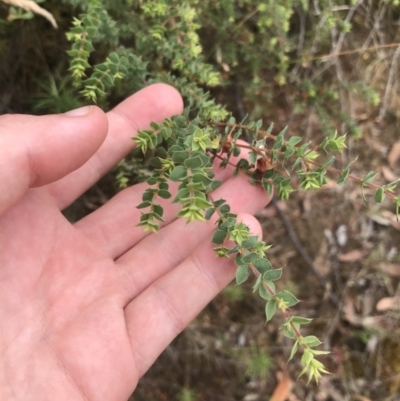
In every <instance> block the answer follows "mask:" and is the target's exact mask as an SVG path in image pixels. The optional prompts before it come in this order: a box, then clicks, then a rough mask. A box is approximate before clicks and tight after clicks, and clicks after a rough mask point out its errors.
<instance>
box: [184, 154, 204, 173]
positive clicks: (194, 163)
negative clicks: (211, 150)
mask: <svg viewBox="0 0 400 401" xmlns="http://www.w3.org/2000/svg"><path fill="white" fill-rule="evenodd" d="M184 164H185V167H186V168H188V169H192V170H193V169H195V168H199V167H202V166H203V162H202V160H201V158H200V157H199V156H196V157H192V158H191V159H187V160H185V162H184Z"/></svg>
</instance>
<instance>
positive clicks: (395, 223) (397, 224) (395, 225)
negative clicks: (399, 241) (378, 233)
mask: <svg viewBox="0 0 400 401" xmlns="http://www.w3.org/2000/svg"><path fill="white" fill-rule="evenodd" d="M382 216H384V217H386V218H387V219H389V220H390V224H391V225H392V227H393V228H394V229H396V230H400V221H398V220H397V216H396V215H395V214H394V213H392V212H390V211H389V210H383V211H382Z"/></svg>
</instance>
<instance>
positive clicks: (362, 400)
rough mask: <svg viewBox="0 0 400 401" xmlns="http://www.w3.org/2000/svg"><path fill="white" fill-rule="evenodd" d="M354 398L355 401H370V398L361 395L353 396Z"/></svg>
mask: <svg viewBox="0 0 400 401" xmlns="http://www.w3.org/2000/svg"><path fill="white" fill-rule="evenodd" d="M354 397H355V399H356V400H357V401H371V398H367V397H364V396H362V395H355V396H354Z"/></svg>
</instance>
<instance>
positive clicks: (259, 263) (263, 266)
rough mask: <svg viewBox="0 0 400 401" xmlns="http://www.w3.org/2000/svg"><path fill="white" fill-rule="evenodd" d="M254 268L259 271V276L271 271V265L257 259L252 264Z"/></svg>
mask: <svg viewBox="0 0 400 401" xmlns="http://www.w3.org/2000/svg"><path fill="white" fill-rule="evenodd" d="M254 267H255V268H256V269H257V271H259V272H260V273H261V274H264V273H265V272H267V271H268V270H271V269H272V266H271V263H269V261H268V260H267V259H258V260H256V261H255V262H254Z"/></svg>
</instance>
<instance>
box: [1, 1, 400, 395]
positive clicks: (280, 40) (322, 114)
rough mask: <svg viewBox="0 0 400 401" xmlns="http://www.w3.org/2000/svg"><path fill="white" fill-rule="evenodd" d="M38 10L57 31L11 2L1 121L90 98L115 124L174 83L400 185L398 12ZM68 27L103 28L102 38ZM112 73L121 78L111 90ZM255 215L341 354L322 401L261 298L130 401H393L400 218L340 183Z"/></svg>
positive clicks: (260, 4)
mask: <svg viewBox="0 0 400 401" xmlns="http://www.w3.org/2000/svg"><path fill="white" fill-rule="evenodd" d="M41 6H42V7H44V8H46V9H47V10H49V11H50V12H51V13H52V14H53V16H54V18H55V20H56V22H57V24H58V29H54V28H53V27H52V25H51V23H50V22H48V21H46V19H45V18H43V17H41V16H35V17H34V15H33V14H32V13H30V12H27V11H26V10H22V9H20V8H12V7H10V6H9V5H7V4H3V3H1V2H0V89H1V90H0V113H36V114H44V113H59V112H63V111H66V110H69V109H72V108H75V107H79V106H81V105H83V104H86V103H88V102H91V101H93V100H94V99H96V100H97V102H99V104H100V105H101V106H102V107H104V108H105V109H108V108H110V107H112V106H113V105H115V104H117V103H118V102H119V101H120V100H121V99H123V98H124V97H126V96H127V95H129V94H130V93H132V92H134V91H135V90H137V89H140V88H141V87H143V86H145V85H147V84H149V83H151V82H157V81H162V82H169V83H171V84H173V85H174V86H176V87H177V88H178V89H179V90H180V91H181V93H182V94H183V96H184V97H185V101H186V104H187V105H191V107H192V109H193V110H194V112H196V113H200V114H201V115H203V116H212V117H216V116H221V117H223V116H227V115H228V113H233V115H235V116H236V117H237V118H239V119H241V118H243V117H244V116H245V115H246V114H249V115H250V117H251V118H252V119H258V118H262V119H263V121H264V122H265V125H269V123H270V122H274V123H275V130H276V132H279V130H280V129H282V128H283V127H285V126H288V133H289V135H298V136H302V137H305V138H306V140H312V141H313V142H314V143H319V142H320V141H322V139H323V138H324V137H325V136H326V135H327V134H331V133H332V131H333V130H334V129H337V130H338V132H339V133H340V134H344V133H348V138H349V144H348V146H349V147H348V150H347V151H346V153H344V154H343V156H342V160H341V162H342V163H343V167H344V166H346V165H347V164H348V162H349V161H351V160H353V159H354V157H355V156H356V155H358V159H357V161H356V162H355V163H354V165H353V168H354V171H355V173H356V174H357V175H359V176H363V175H365V174H366V173H367V172H368V171H371V170H374V171H378V172H379V175H378V176H377V181H378V182H379V183H380V184H384V183H387V182H390V181H393V180H394V179H396V178H397V177H398V174H399V171H400V170H399V165H398V161H399V159H400V142H398V141H399V139H400V138H399V134H398V121H399V119H398V114H397V113H398V111H397V110H398V86H397V81H398V68H399V65H398V59H399V56H400V37H399V28H398V27H399V24H400V7H399V5H398V4H397V2H396V1H384V0H375V1H373V0H358V1H339V0H310V1H307V0H302V1H301V0H276V1H274V0H262V1H255V0H243V1H235V0H222V1H212V0H204V1H201V2H199V1H194V0H192V1H186V2H182V1H174V0H164V1H149V0H142V1H139V0H138V1H134V0H125V1H123V0H118V1H112V0H104V1H100V0H98V1H94V0H90V1H87V2H82V1H78V0H63V1H55V0H47V1H46V2H44V3H41ZM82 14H84V15H85V16H86V17H80V15H82ZM74 18H78V19H79V20H80V21H83V24H84V26H86V27H89V28H90V29H92V31H91V37H90V38H87V37H85V36H84V35H83V36H82V34H81V33H82V32H80V31H79V27H80V26H81V25H80V24H79V22H78V21H77V20H76V19H75V23H74ZM85 18H86V19H85ZM90 39H92V40H90ZM74 46H75V47H74ZM82 49H83V50H84V51H82ZM67 51H69V52H70V53H69V55H68V54H67ZM85 52H86V53H85ZM77 60H78V61H77ZM85 63H87V64H85ZM104 68H106V69H107V71H108V70H110V71H112V74H109V73H108V74H107V76H110V75H112V78H110V79H108V80H107V79H104V76H103V75H102V73H103V72H104ZM82 71H84V73H85V74H86V75H82V74H80V72H82ZM274 132H275V131H274ZM144 168H146V160H140V159H136V158H135V155H131V156H130V157H128V158H127V159H126V160H125V161H124V162H123V163H121V165H120V166H119V167H118V168H117V169H116V170H115V171H114V172H113V173H112V174H110V175H109V176H107V177H105V178H104V179H103V180H102V181H101V182H100V183H98V184H97V185H96V186H95V187H94V188H92V189H91V190H90V191H88V193H87V194H86V195H85V196H84V197H82V198H81V199H80V200H79V201H78V202H77V203H76V204H75V205H73V206H72V207H71V208H69V209H68V210H67V211H66V215H67V216H68V217H69V218H70V219H71V220H77V219H79V218H80V217H81V216H83V215H84V214H87V213H89V212H90V211H92V210H94V209H95V208H97V207H99V206H100V205H102V204H103V203H104V202H106V201H107V199H109V198H110V197H112V196H113V195H114V194H115V193H116V192H117V191H118V190H119V188H120V186H121V185H128V184H131V183H133V182H134V181H135V180H137V179H138V177H139V176H140V174H137V172H138V171H139V172H140V171H141V170H142V169H144ZM133 172H135V174H132V173H133ZM369 195H370V193H368V190H366V196H367V199H369ZM132 207H135V205H132ZM259 218H260V220H261V221H262V223H263V225H264V227H265V233H264V236H265V240H266V242H267V243H270V244H273V245H274V247H273V248H272V251H270V252H269V255H270V259H271V261H272V262H273V264H274V265H275V266H277V267H283V268H284V277H283V278H284V285H285V288H288V289H290V290H291V291H292V292H293V293H295V294H296V296H297V297H298V298H299V299H301V300H302V301H303V302H302V303H301V304H300V306H299V307H298V308H299V309H300V311H301V315H302V316H306V317H316V319H315V321H314V322H313V325H312V326H311V327H310V328H309V330H310V332H313V333H317V334H318V335H319V336H320V338H321V339H322V340H323V341H324V343H325V345H326V347H328V348H330V349H332V350H333V352H332V354H331V356H330V357H329V358H326V360H327V364H328V368H329V370H330V371H331V372H332V373H333V374H332V375H331V376H327V377H325V378H324V379H323V381H322V383H321V384H320V386H319V387H318V388H317V387H315V386H313V385H310V386H309V387H306V385H305V384H306V383H305V382H304V381H302V380H301V381H299V382H296V381H295V379H296V372H298V370H297V371H296V366H293V365H290V366H288V365H286V361H287V359H288V355H289V353H290V344H289V343H287V342H286V340H285V339H284V338H283V337H281V335H280V334H279V332H278V330H277V329H278V326H279V324H280V323H281V322H280V321H279V319H274V320H273V321H272V322H270V323H268V325H267V326H264V324H263V322H262V319H260V311H262V309H263V307H264V304H263V303H262V302H261V301H259V300H258V299H257V298H256V297H254V296H252V294H251V289H250V288H248V291H246V290H245V289H243V288H242V287H234V286H232V287H228V289H227V290H225V291H224V292H223V293H222V294H221V295H220V296H219V297H218V298H216V299H215V300H214V301H213V302H212V303H211V304H210V305H209V307H208V308H207V309H206V310H205V311H204V312H203V314H202V315H201V316H200V317H199V318H198V319H197V320H196V321H195V322H194V323H193V324H192V325H191V326H190V327H189V328H188V329H187V330H186V331H185V332H184V333H183V334H182V335H181V336H180V337H179V338H178V339H177V340H176V341H175V342H174V343H173V344H172V345H171V346H170V347H169V348H168V350H167V351H166V352H165V353H164V354H163V356H162V357H161V358H160V360H159V361H158V362H157V363H156V364H155V365H154V367H153V368H152V369H151V370H150V372H149V373H148V374H147V375H146V376H145V377H144V378H143V379H142V381H141V384H140V386H139V388H138V391H137V392H136V393H135V396H134V397H133V399H134V400H167V399H176V400H185V401H186V400H187V401H189V400H191V401H194V400H199V401H200V400H209V399H213V400H221V401H222V400H232V399H235V400H242V399H244V400H246V401H252V400H254V401H255V400H265V399H271V400H273V401H279V400H285V399H289V400H310V401H311V400H318V401H323V400H361V401H368V400H387V401H389V400H398V399H399V397H400V358H399V357H398V353H399V351H400V340H399V338H400V336H399V334H400V333H399V331H400V330H399V324H398V323H399V302H398V296H399V293H398V284H399V277H400V256H399V243H400V242H399V240H400V235H399V229H400V225H399V223H398V222H397V221H396V219H395V216H394V209H393V205H392V204H391V203H385V202H384V203H382V204H380V205H378V206H377V205H374V204H373V203H372V202H371V204H370V205H365V203H364V201H363V199H362V196H361V192H360V190H359V188H358V187H357V186H355V185H352V184H351V183H349V184H346V185H345V186H343V187H338V186H336V185H331V184H330V183H328V184H327V185H325V187H324V189H323V190H321V191H319V192H318V193H316V194H312V193H306V194H301V193H298V194H296V195H295V196H292V197H291V198H290V200H289V201H288V202H285V203H281V202H279V201H275V202H274V204H273V205H272V206H270V207H268V208H266V209H265V210H264V211H262V213H261V214H260V215H259ZM261 313H262V312H261ZM167 367H168V368H167ZM293 380H294V381H295V382H293Z"/></svg>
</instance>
